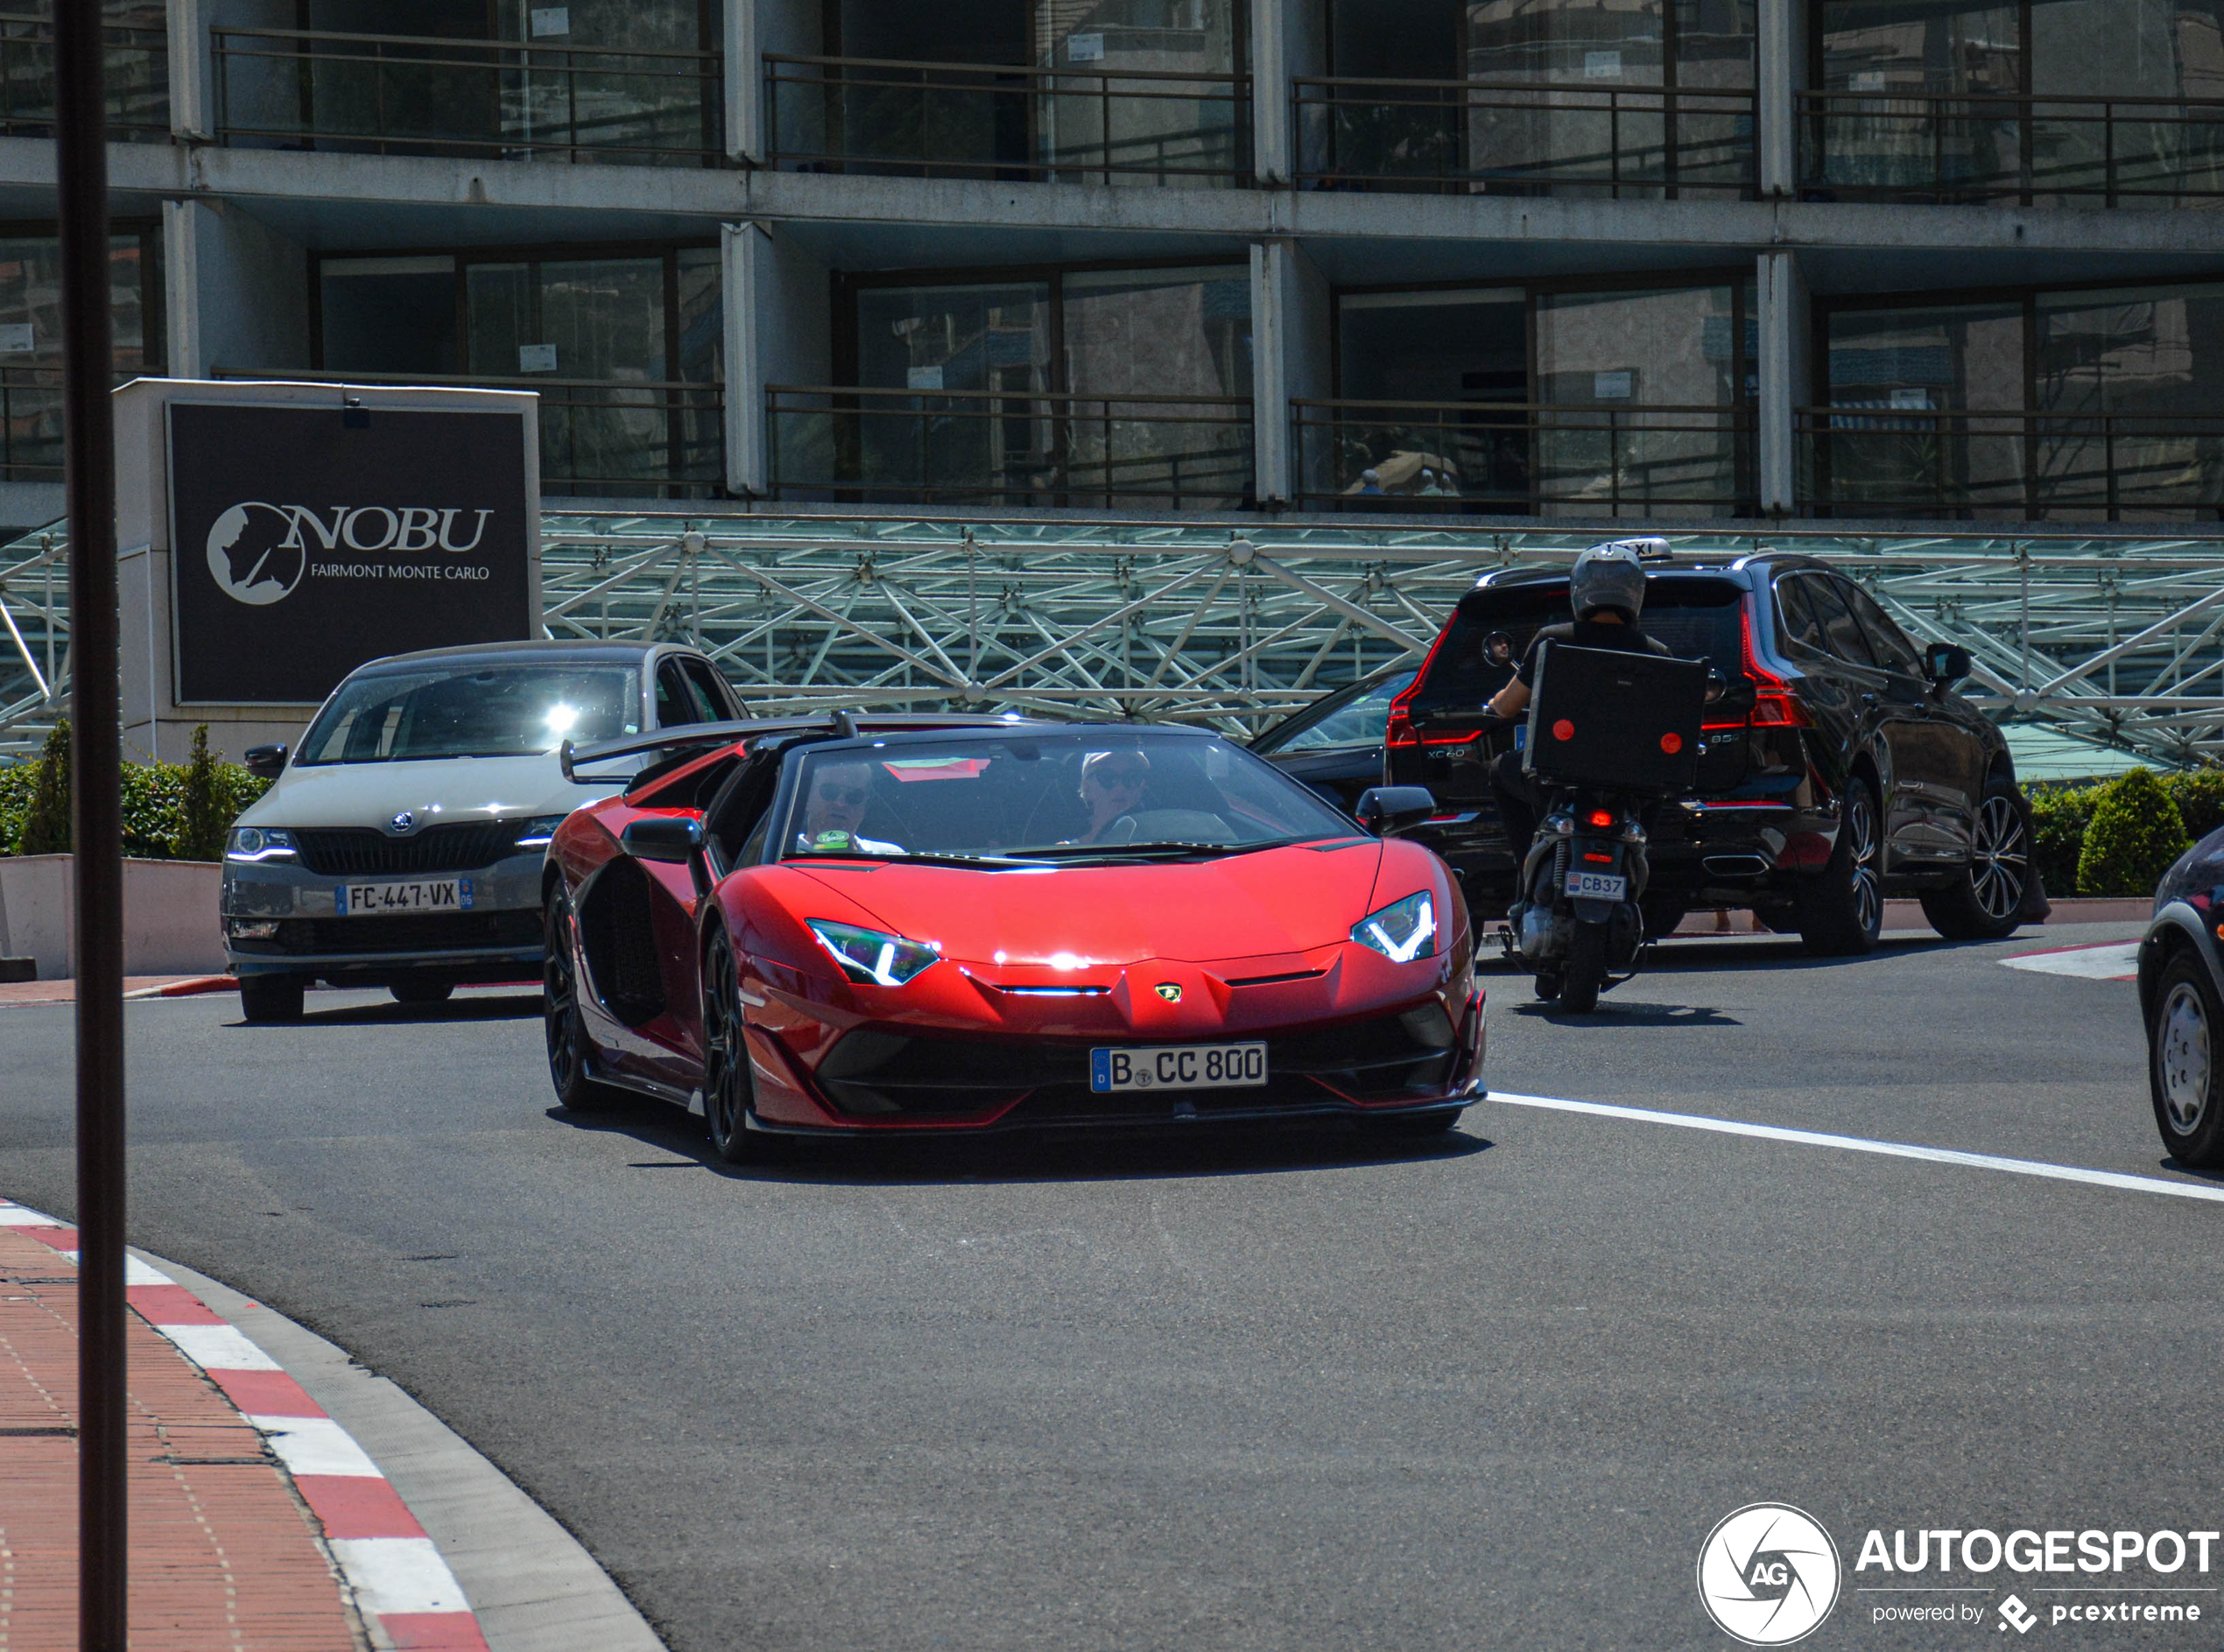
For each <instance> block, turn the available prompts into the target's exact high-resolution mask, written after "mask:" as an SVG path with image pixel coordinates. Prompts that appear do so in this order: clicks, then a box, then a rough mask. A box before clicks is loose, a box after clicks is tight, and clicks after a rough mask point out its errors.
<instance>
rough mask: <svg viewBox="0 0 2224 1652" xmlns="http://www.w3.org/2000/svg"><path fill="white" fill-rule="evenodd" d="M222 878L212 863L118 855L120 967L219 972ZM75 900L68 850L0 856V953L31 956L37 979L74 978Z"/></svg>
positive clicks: (133, 971)
mask: <svg viewBox="0 0 2224 1652" xmlns="http://www.w3.org/2000/svg"><path fill="white" fill-rule="evenodd" d="M223 882H224V868H222V866H220V865H218V864H217V863H216V862H215V861H124V863H123V973H124V974H127V975H221V974H223V973H224V967H225V962H224V937H223V931H222V927H221V923H220V918H219V913H218V903H219V902H220V901H221V899H222V893H223ZM76 903H77V861H76V857H75V856H74V855H68V854H24V855H6V856H0V957H16V958H31V959H33V960H36V961H37V963H38V966H39V980H41V981H67V980H69V979H71V978H72V977H74V975H75V974H77V969H76V960H75V957H74V950H75V944H74V936H73V934H72V928H73V925H72V922H71V918H72V915H73V913H74V911H75V910H76Z"/></svg>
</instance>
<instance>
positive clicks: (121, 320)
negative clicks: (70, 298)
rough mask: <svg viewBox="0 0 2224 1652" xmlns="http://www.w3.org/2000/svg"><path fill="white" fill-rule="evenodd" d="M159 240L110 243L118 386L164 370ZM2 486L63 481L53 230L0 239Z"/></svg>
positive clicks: (151, 232)
mask: <svg viewBox="0 0 2224 1652" xmlns="http://www.w3.org/2000/svg"><path fill="white" fill-rule="evenodd" d="M161 247H162V237H161V234H160V232H159V231H158V228H156V226H154V225H153V224H146V225H143V226H140V227H138V228H130V227H128V226H119V228H118V233H116V234H114V235H110V236H109V325H110V326H111V327H113V328H114V330H115V356H114V361H115V373H116V383H119V384H121V383H123V382H124V381H125V380H127V379H132V378H137V377H140V376H144V375H146V374H150V373H160V372H161V371H162V363H163V357H162V267H161ZM0 480H6V481H9V482H60V481H61V480H62V313H61V241H60V237H59V236H58V235H56V234H55V233H54V232H53V228H52V227H51V226H29V227H21V228H15V229H12V230H4V231H0Z"/></svg>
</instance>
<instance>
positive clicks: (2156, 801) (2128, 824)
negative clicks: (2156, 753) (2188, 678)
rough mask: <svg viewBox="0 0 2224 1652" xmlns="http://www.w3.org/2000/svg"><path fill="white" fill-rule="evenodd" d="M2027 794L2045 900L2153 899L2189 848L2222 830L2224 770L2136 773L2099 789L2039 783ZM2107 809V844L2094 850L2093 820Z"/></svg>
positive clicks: (2107, 783)
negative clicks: (2061, 897)
mask: <svg viewBox="0 0 2224 1652" xmlns="http://www.w3.org/2000/svg"><path fill="white" fill-rule="evenodd" d="M2029 795H2030V804H2031V834H2032V837H2033V839H2034V842H2033V846H2032V847H2033V850H2034V858H2035V860H2036V862H2037V867H2038V875H2039V878H2040V880H2041V882H2043V883H2044V884H2045V888H2046V892H2047V893H2048V894H2050V895H2122V896H2144V895H2150V894H2152V893H2153V892H2154V888H2155V883H2156V882H2157V880H2158V879H2159V878H2160V877H2161V875H2162V873H2163V872H2164V870H2166V869H2168V868H2169V865H2170V862H2171V861H2173V860H2175V859H2176V858H2177V857H2178V854H2182V853H2183V852H2184V850H2185V846H2186V844H2187V843H2198V842H2199V840H2201V839H2203V838H2205V837H2206V836H2207V835H2208V834H2209V833H2212V832H2213V831H2215V830H2216V829H2217V828H2218V827H2219V826H2224V769H2194V770H2186V771H2185V772H2184V773H2182V774H2170V775H2157V774H2153V773H2151V772H2150V771H2149V770H2144V769H2134V770H2130V771H2129V773H2127V774H2124V775H2121V776H2119V777H2117V778H2115V779H2114V780H2111V781H2107V782H2103V783H2101V784H2096V785H2084V786H2064V785H2047V784H2038V785H2034V786H2032V787H2030V789H2029ZM2111 803H2112V804H2113V806H2112V807H2109V808H2108V811H2107V812H2108V816H2109V817H2110V818H2109V819H2104V820H2103V822H2102V827H2103V836H2104V841H2102V842H2101V843H2100V844H2099V845H2097V846H2096V845H2094V844H2091V843H2090V842H2088V839H2089V838H2090V836H2091V835H2092V828H2093V826H2094V818H2095V816H2096V815H2098V814H2101V812H2102V811H2103V808H2104V805H2110V804H2111ZM2172 810H2174V812H2175V813H2176V815H2177V819H2175V820H2173V819H2171V818H2170V812H2171V811H2172ZM2172 845H2174V846H2175V847H2171V846H2172ZM2165 848H2168V849H2169V853H2168V854H2166V855H2164V854H2163V850H2164V849H2165ZM2157 856H2160V857H2161V858H2160V860H2159V861H2158V862H2157Z"/></svg>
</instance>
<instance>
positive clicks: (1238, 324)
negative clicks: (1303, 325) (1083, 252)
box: [1061, 268, 1251, 502]
mask: <svg viewBox="0 0 2224 1652" xmlns="http://www.w3.org/2000/svg"><path fill="white" fill-rule="evenodd" d="M1061 302H1062V306H1063V320H1064V327H1065V342H1066V388H1067V390H1070V391H1071V392H1073V395H1074V396H1075V397H1077V398H1100V397H1101V398H1105V399H1101V400H1099V399H1077V400H1075V401H1073V402H1072V403H1070V404H1068V408H1069V411H1070V412H1071V415H1072V425H1071V429H1070V431H1069V432H1068V436H1067V464H1068V469H1069V475H1071V476H1072V477H1073V480H1074V481H1075V482H1076V483H1077V485H1079V486H1080V487H1081V488H1082V489H1087V490H1088V491H1091V492H1097V493H1100V494H1101V496H1103V497H1105V498H1107V499H1110V498H1113V497H1119V498H1123V499H1126V500H1130V501H1135V502H1141V501H1144V500H1148V499H1152V498H1167V499H1169V500H1179V499H1180V498H1183V497H1196V496H1207V497H1209V496H1218V497H1221V498H1224V499H1227V500H1231V501H1232V500H1235V499H1237V498H1239V497H1240V496H1242V494H1243V492H1244V491H1245V489H1246V488H1247V487H1248V485H1249V476H1250V472H1251V453H1250V441H1251V426H1250V415H1249V405H1248V404H1249V397H1250V394H1251V284H1250V277H1249V271H1245V270H1242V269H1240V268H1238V269H1227V268H1221V269H1201V270H1197V269H1193V270H1148V271H1097V272H1093V273H1087V274H1077V275H1071V276H1068V277H1066V279H1065V281H1064V284H1063V287H1062V293H1061ZM1178 396H1179V397H1224V398H1228V399H1227V400H1224V401H1221V403H1220V404H1217V405H1214V404H1204V405H1199V404H1193V403H1190V404H1185V403H1181V402H1173V401H1165V400H1160V399H1158V398H1160V397H1178ZM1235 402H1241V403H1242V405H1241V406H1238V405H1231V403H1235Z"/></svg>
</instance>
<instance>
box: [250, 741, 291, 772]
mask: <svg viewBox="0 0 2224 1652" xmlns="http://www.w3.org/2000/svg"><path fill="white" fill-rule="evenodd" d="M284 770H285V747H284V746H283V745H277V746H250V747H249V748H248V749H247V772H248V773H250V774H251V775H253V776H254V777H256V778H257V780H275V779H277V778H278V776H279V775H280V774H281V773H282V772H284Z"/></svg>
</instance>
